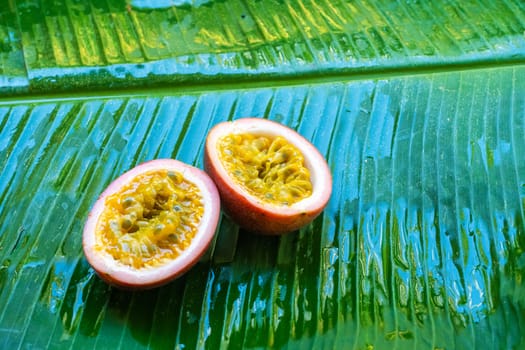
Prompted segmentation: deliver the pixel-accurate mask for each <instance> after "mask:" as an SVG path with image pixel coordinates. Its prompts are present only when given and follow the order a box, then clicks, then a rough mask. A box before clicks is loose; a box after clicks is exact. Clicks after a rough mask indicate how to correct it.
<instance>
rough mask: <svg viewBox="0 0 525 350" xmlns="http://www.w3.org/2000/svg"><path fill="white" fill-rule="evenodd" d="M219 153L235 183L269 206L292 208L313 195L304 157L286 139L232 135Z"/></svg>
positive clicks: (220, 143) (219, 143) (225, 140)
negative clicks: (268, 203)
mask: <svg viewBox="0 0 525 350" xmlns="http://www.w3.org/2000/svg"><path fill="white" fill-rule="evenodd" d="M218 149H219V154H220V158H221V162H222V163H223V165H224V167H225V168H226V169H227V170H228V172H229V173H231V174H232V175H233V177H234V179H235V181H236V182H237V183H239V184H240V185H242V186H243V187H244V188H245V189H246V190H247V191H248V192H250V193H251V194H252V195H254V196H256V197H259V198H261V199H262V200H264V201H266V202H270V203H274V204H278V205H284V206H289V205H292V204H294V203H296V202H298V201H300V200H302V199H304V198H307V197H309V196H310V195H311V194H312V182H311V180H310V171H309V170H308V168H306V166H305V165H304V156H303V154H302V153H301V152H300V151H299V150H298V149H297V148H296V147H295V146H294V145H292V144H291V143H290V142H288V141H287V140H286V139H285V138H284V137H281V136H278V137H275V138H272V137H268V136H261V135H253V134H229V135H226V136H224V137H222V138H220V139H219V142H218Z"/></svg>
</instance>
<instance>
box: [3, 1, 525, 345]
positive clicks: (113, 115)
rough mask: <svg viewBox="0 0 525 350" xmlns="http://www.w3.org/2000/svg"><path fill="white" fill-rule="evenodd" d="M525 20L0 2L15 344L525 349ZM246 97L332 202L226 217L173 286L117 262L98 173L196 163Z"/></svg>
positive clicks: (415, 10) (170, 4)
mask: <svg viewBox="0 0 525 350" xmlns="http://www.w3.org/2000/svg"><path fill="white" fill-rule="evenodd" d="M524 33H525V5H524V4H523V3H522V2H521V1H518V0H496V1H485V0H467V1H453V0H449V1H435V2H432V3H431V2H425V1H387V0H375V1H360V0H358V1H344V0H335V1H324V0H320V1H306V0H304V1H303V0H270V1H258V0H233V1H223V0H163V1H148V0H127V1H124V0H122V1H109V0H107V1H106V0H92V1H77V0H54V1H52V0H49V1H48V0H26V1H21V0H20V1H8V2H6V3H5V4H3V5H1V6H0V93H1V95H0V169H1V170H0V348H5V349H84V348H85V349H126V350H127V349H239V348H244V349H267V348H275V349H405V348H413V349H475V348H484V349H485V348H486V349H522V348H524V347H525V330H524V327H525V326H524V325H525V285H524V281H523V278H524V274H525V253H524V249H525V226H524V225H525V209H524V208H525V79H524V77H525V65H524V63H525V36H524ZM245 116H255V117H260V118H268V119H271V120H276V121H279V122H281V123H283V124H286V125H288V126H290V127H292V128H293V129H295V130H297V131H299V132H300V133H301V134H302V135H304V136H305V137H306V138H307V139H309V140H311V141H312V143H314V144H315V145H316V146H317V147H318V149H319V150H320V151H321V153H322V154H323V155H325V157H326V159H327V161H328V164H329V166H330V168H331V170H332V174H333V181H334V192H333V195H332V197H331V200H330V202H329V204H328V207H327V208H326V210H325V211H324V212H323V214H322V215H321V216H319V217H318V218H317V219H316V220H315V221H314V222H313V223H312V224H310V225H308V226H306V227H304V228H303V229H301V230H299V231H296V232H292V233H290V234H287V235H284V236H281V237H263V236H257V235H254V234H251V233H250V232H247V231H244V230H239V229H238V228H237V226H236V225H235V224H234V223H233V222H231V221H230V220H229V219H228V218H227V217H226V216H223V217H222V220H221V223H220V227H219V229H218V231H217V235H216V240H215V242H214V244H213V245H212V247H210V250H209V251H208V253H207V254H206V256H205V257H204V258H203V259H202V260H201V261H200V262H199V263H198V264H197V265H196V266H195V267H194V268H192V269H191V270H190V271H189V272H188V273H186V274H185V275H184V276H183V277H181V278H179V279H177V280H175V281H174V282H172V283H170V284H168V285H166V286H164V287H161V288H157V289H153V290H148V291H136V292H130V291H122V290H118V289H114V288H112V287H110V286H108V285H107V284H105V283H104V282H102V280H100V279H99V277H98V276H97V275H96V274H95V273H94V271H93V270H92V269H91V268H90V266H89V264H88V263H87V261H86V259H85V257H84V256H83V253H82V243H81V240H82V237H81V236H82V229H83V224H84V222H85V220H86V217H87V215H88V212H89V210H90V208H91V206H92V205H93V203H94V201H95V200H96V199H97V197H98V195H99V194H100V193H101V191H102V190H103V189H104V188H105V187H106V186H107V185H108V184H109V183H110V182H111V181H112V180H113V179H115V178H116V177H117V176H118V175H120V174H121V173H123V172H124V171H126V170H128V169H130V168H131V167H133V166H135V165H137V164H139V163H141V162H143V161H147V160H150V159H155V158H163V157H171V158H176V159H179V160H181V161H184V162H187V163H191V164H194V165H196V166H198V167H202V161H203V159H202V158H203V145H204V139H205V137H206V134H207V132H208V130H209V129H210V128H211V127H212V126H213V125H215V124H216V123H218V122H221V121H224V120H232V119H237V118H240V117H245Z"/></svg>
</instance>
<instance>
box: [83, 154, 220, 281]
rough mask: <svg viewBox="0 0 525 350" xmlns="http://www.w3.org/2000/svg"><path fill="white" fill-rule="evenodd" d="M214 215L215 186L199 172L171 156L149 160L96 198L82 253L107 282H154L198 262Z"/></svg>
mask: <svg viewBox="0 0 525 350" xmlns="http://www.w3.org/2000/svg"><path fill="white" fill-rule="evenodd" d="M219 215H220V198H219V194H218V192H217V188H216V187H215V184H214V183H213V181H212V180H211V179H210V178H209V176H208V175H207V174H206V173H205V172H204V171H202V170H200V169H197V168H195V167H193V166H190V165H187V164H184V163H182V162H179V161H177V160H173V159H158V160H153V161H149V162H146V163H143V164H141V165H139V166H137V167H135V168H133V169H131V170H130V171H128V172H126V173H124V174H123V175H122V176H120V177H119V178H118V179H116V180H115V181H113V182H112V183H111V184H110V185H109V187H108V188H107V189H106V190H105V191H104V192H103V193H102V194H101V196H100V197H99V199H98V200H97V201H96V203H95V204H94V206H93V208H92V210H91V212H90V214H89V217H88V220H87V222H86V224H85V226H84V232H83V248H84V254H85V256H86V258H87V260H88V262H89V263H90V264H91V266H92V267H93V268H94V269H95V271H96V272H97V273H98V274H99V276H100V277H101V278H102V279H103V280H105V281H106V282H108V283H110V284H112V285H116V286H120V287H124V288H130V289H137V288H152V287H157V286H160V285H162V284H165V283H167V282H169V281H171V280H173V279H175V278H176V277H178V276H180V275H181V274H182V273H184V272H186V271H187V270H188V269H189V268H190V267H192V266H193V265H194V264H196V263H197V261H198V260H199V258H200V257H201V256H202V255H203V254H204V252H205V251H206V249H207V247H208V245H209V243H210V242H211V240H212V238H213V236H214V234H215V230H216V227H217V223H218V220H219Z"/></svg>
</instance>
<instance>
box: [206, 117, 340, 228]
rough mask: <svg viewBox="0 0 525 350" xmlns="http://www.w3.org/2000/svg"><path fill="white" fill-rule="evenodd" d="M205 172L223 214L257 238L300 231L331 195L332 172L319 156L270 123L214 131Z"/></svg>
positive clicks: (250, 121)
mask: <svg viewBox="0 0 525 350" xmlns="http://www.w3.org/2000/svg"><path fill="white" fill-rule="evenodd" d="M204 166H205V169H206V171H207V172H208V174H209V175H210V176H211V178H212V179H213V180H214V181H215V184H216V185H217V188H218V190H219V193H220V195H221V202H222V206H223V208H224V211H225V212H226V213H227V214H228V215H229V216H230V217H231V218H232V219H233V220H234V221H236V222H237V223H238V224H239V225H240V226H241V227H244V228H245V229H247V230H249V231H252V232H255V233H261V234H273V235H275V234H282V233H286V232H290V231H294V230H297V229H299V228H300V227H302V226H304V225H306V224H308V223H310V222H311V221H312V220H314V219H315V218H316V217H317V216H318V215H319V214H320V213H321V212H322V211H323V209H324V208H325V207H326V205H327V203H328V200H329V198H330V195H331V193H332V176H331V173H330V169H329V167H328V164H327V163H326V160H325V159H324V157H323V156H322V155H321V154H320V153H319V151H318V150H317V149H316V148H315V147H314V146H313V145H312V144H311V143H310V142H309V141H308V140H306V139H305V138H304V137H303V136H301V135H299V134H298V133H297V132H296V131H294V130H292V129H290V128H288V127H286V126H284V125H282V124H279V123H276V122H273V121H270V120H266V119H258V118H244V119H238V120H236V121H233V122H224V123H220V124H217V125H216V126H214V127H213V128H212V130H211V131H210V132H209V134H208V137H207V139H206V149H205V156H204Z"/></svg>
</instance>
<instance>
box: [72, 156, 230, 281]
mask: <svg viewBox="0 0 525 350" xmlns="http://www.w3.org/2000/svg"><path fill="white" fill-rule="evenodd" d="M162 169H166V170H176V171H179V172H181V173H182V174H183V175H184V178H185V179H187V180H189V181H191V182H193V183H194V184H196V185H197V186H198V187H199V189H200V190H201V194H202V196H203V205H204V215H203V217H202V219H201V224H200V225H199V230H198V232H197V233H196V234H195V237H194V238H193V240H192V242H191V244H190V246H189V247H188V248H187V249H186V250H184V251H183V252H182V253H181V254H180V255H179V256H178V257H176V258H175V259H173V261H170V262H169V263H167V264H165V265H161V266H158V267H155V268H152V269H148V270H136V269H133V268H131V267H129V266H125V265H123V264H118V263H117V262H116V261H115V260H114V259H113V258H112V257H111V256H109V255H108V254H107V253H105V252H102V251H96V249H95V248H94V245H95V228H96V225H97V221H98V218H99V216H100V214H101V213H102V211H103V210H104V202H105V198H106V197H107V196H109V195H111V194H113V193H115V192H117V191H118V190H119V189H120V188H121V187H122V186H123V185H125V184H126V183H128V181H130V180H131V179H133V178H134V177H135V176H137V175H140V174H143V173H145V172H147V171H151V170H162ZM219 216H220V197H219V193H218V192H217V188H216V187H215V184H214V183H213V181H212V180H211V179H210V178H209V176H208V175H207V174H206V173H205V172H204V171H202V170H200V169H198V168H195V167H193V166H191V165H188V164H185V163H182V162H180V161H177V160H174V159H156V160H152V161H149V162H145V163H142V164H140V165H138V166H136V167H135V168H133V169H131V170H129V171H128V172H126V173H124V174H122V175H121V176H120V177H118V178H117V179H116V180H114V181H113V182H112V183H111V184H110V185H109V186H108V187H107V188H106V189H105V190H104V192H102V194H101V195H100V196H99V198H98V199H97V201H96V202H95V204H94V205H93V207H92V209H91V211H90V213H89V215H88V218H87V221H86V223H85V225H84V231H83V235H82V246H83V250H84V255H85V256H86V259H87V261H88V262H89V264H90V265H91V266H92V267H93V269H94V270H95V271H96V272H97V274H98V275H99V276H100V278H101V279H103V280H104V281H106V282H107V283H109V284H110V285H113V286H116V287H119V288H122V289H131V290H134V289H150V288H155V287H159V286H161V285H164V284H166V283H168V282H170V281H172V280H174V279H175V278H177V277H180V276H181V275H182V274H184V273H185V272H187V271H188V270H189V269H190V268H191V267H192V266H194V265H195V264H196V263H197V262H198V261H199V259H200V258H201V256H202V255H203V254H204V253H205V252H206V249H207V248H208V246H209V244H210V242H211V241H212V239H213V236H214V235H215V231H216V228H217V224H218V222H219Z"/></svg>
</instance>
